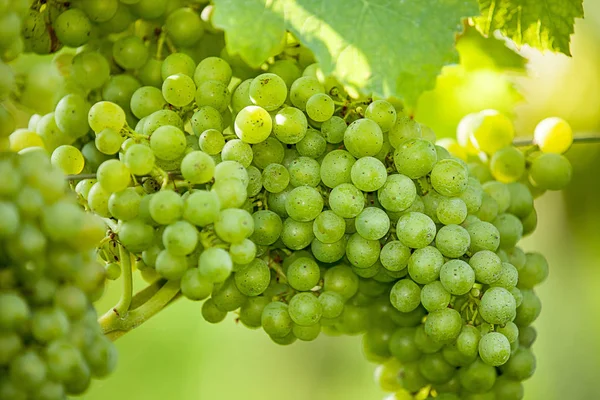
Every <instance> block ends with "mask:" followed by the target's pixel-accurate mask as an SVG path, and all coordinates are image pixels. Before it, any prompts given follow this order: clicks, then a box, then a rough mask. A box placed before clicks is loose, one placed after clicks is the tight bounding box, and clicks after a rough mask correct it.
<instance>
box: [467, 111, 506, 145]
mask: <svg viewBox="0 0 600 400" xmlns="http://www.w3.org/2000/svg"><path fill="white" fill-rule="evenodd" d="M514 137H515V128H514V127H513V125H512V122H511V121H510V119H508V117H506V116H505V115H503V114H501V113H499V112H498V111H496V110H484V111H481V112H480V113H478V114H476V116H475V117H474V119H473V123H472V125H471V130H470V132H469V140H470V142H471V144H472V145H473V147H474V148H475V149H477V150H480V151H483V152H485V153H487V154H494V153H496V152H497V151H498V150H500V149H502V148H504V147H507V146H510V144H511V143H512V140H513V139H514Z"/></svg>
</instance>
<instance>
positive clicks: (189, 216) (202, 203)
mask: <svg viewBox="0 0 600 400" xmlns="http://www.w3.org/2000/svg"><path fill="white" fill-rule="evenodd" d="M220 208H221V206H220V201H219V198H218V196H217V195H215V194H214V193H213V192H208V191H205V190H197V191H195V192H193V193H192V194H191V195H189V196H188V197H187V198H186V199H185V203H184V205H183V218H184V219H185V220H186V221H188V222H191V223H192V224H194V225H197V226H206V225H209V224H211V223H213V222H215V221H216V220H217V219H218V218H219V210H220Z"/></svg>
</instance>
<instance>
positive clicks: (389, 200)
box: [377, 174, 417, 212]
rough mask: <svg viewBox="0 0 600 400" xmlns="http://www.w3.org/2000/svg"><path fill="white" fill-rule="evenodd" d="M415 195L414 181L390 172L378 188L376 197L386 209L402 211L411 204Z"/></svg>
mask: <svg viewBox="0 0 600 400" xmlns="http://www.w3.org/2000/svg"><path fill="white" fill-rule="evenodd" d="M416 197H417V188H416V186H415V184H414V182H413V181H412V180H411V179H410V178H408V177H407V176H405V175H400V174H392V175H389V176H388V177H387V180H386V182H385V184H384V185H383V186H382V187H381V188H380V189H379V190H378V192H377V199H378V200H379V202H380V203H381V205H382V207H383V208H385V209H386V210H388V211H396V212H397V211H404V210H406V209H407V208H409V207H410V206H411V204H412V203H413V202H414V201H415V198H416Z"/></svg>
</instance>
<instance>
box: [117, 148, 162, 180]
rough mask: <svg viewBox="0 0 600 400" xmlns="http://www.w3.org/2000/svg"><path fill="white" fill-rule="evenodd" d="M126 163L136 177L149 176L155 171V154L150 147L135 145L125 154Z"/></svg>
mask: <svg viewBox="0 0 600 400" xmlns="http://www.w3.org/2000/svg"><path fill="white" fill-rule="evenodd" d="M124 159H125V160H124V162H125V165H126V166H127V168H129V171H130V172H131V173H132V174H134V175H147V174H149V173H150V172H151V171H152V170H153V169H154V162H155V157H154V152H153V151H152V149H151V148H150V147H149V146H146V145H143V144H134V145H132V146H131V147H130V148H128V149H127V151H126V152H125V157H124Z"/></svg>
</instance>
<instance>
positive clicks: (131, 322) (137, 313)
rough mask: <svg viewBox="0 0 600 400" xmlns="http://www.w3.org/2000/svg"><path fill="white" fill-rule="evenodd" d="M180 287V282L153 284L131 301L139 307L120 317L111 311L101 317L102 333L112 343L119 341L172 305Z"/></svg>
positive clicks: (99, 320)
mask: <svg viewBox="0 0 600 400" xmlns="http://www.w3.org/2000/svg"><path fill="white" fill-rule="evenodd" d="M179 287H180V283H179V281H163V280H159V281H158V282H155V283H153V284H151V285H150V286H149V287H148V288H146V289H144V290H142V291H141V292H140V293H138V294H137V295H135V296H134V297H133V298H132V299H131V302H130V304H131V305H137V306H138V307H136V308H134V309H132V310H129V312H127V313H126V314H124V315H120V316H119V315H117V314H116V313H115V312H113V310H110V311H109V312H107V313H106V314H104V315H103V316H102V317H100V318H99V319H98V323H99V324H100V327H101V328H102V333H104V335H105V336H106V337H107V338H108V339H110V340H112V341H115V340H117V339H118V338H120V337H121V336H123V335H124V334H126V333H127V332H129V331H131V330H133V329H135V328H137V327H138V326H140V325H141V324H143V323H144V322H146V321H147V320H149V319H150V318H151V317H153V316H154V315H156V314H157V313H158V312H159V311H160V310H162V309H163V308H165V307H166V306H168V305H169V304H171V303H172V302H173V301H174V300H175V299H176V298H177V297H178V295H179Z"/></svg>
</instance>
